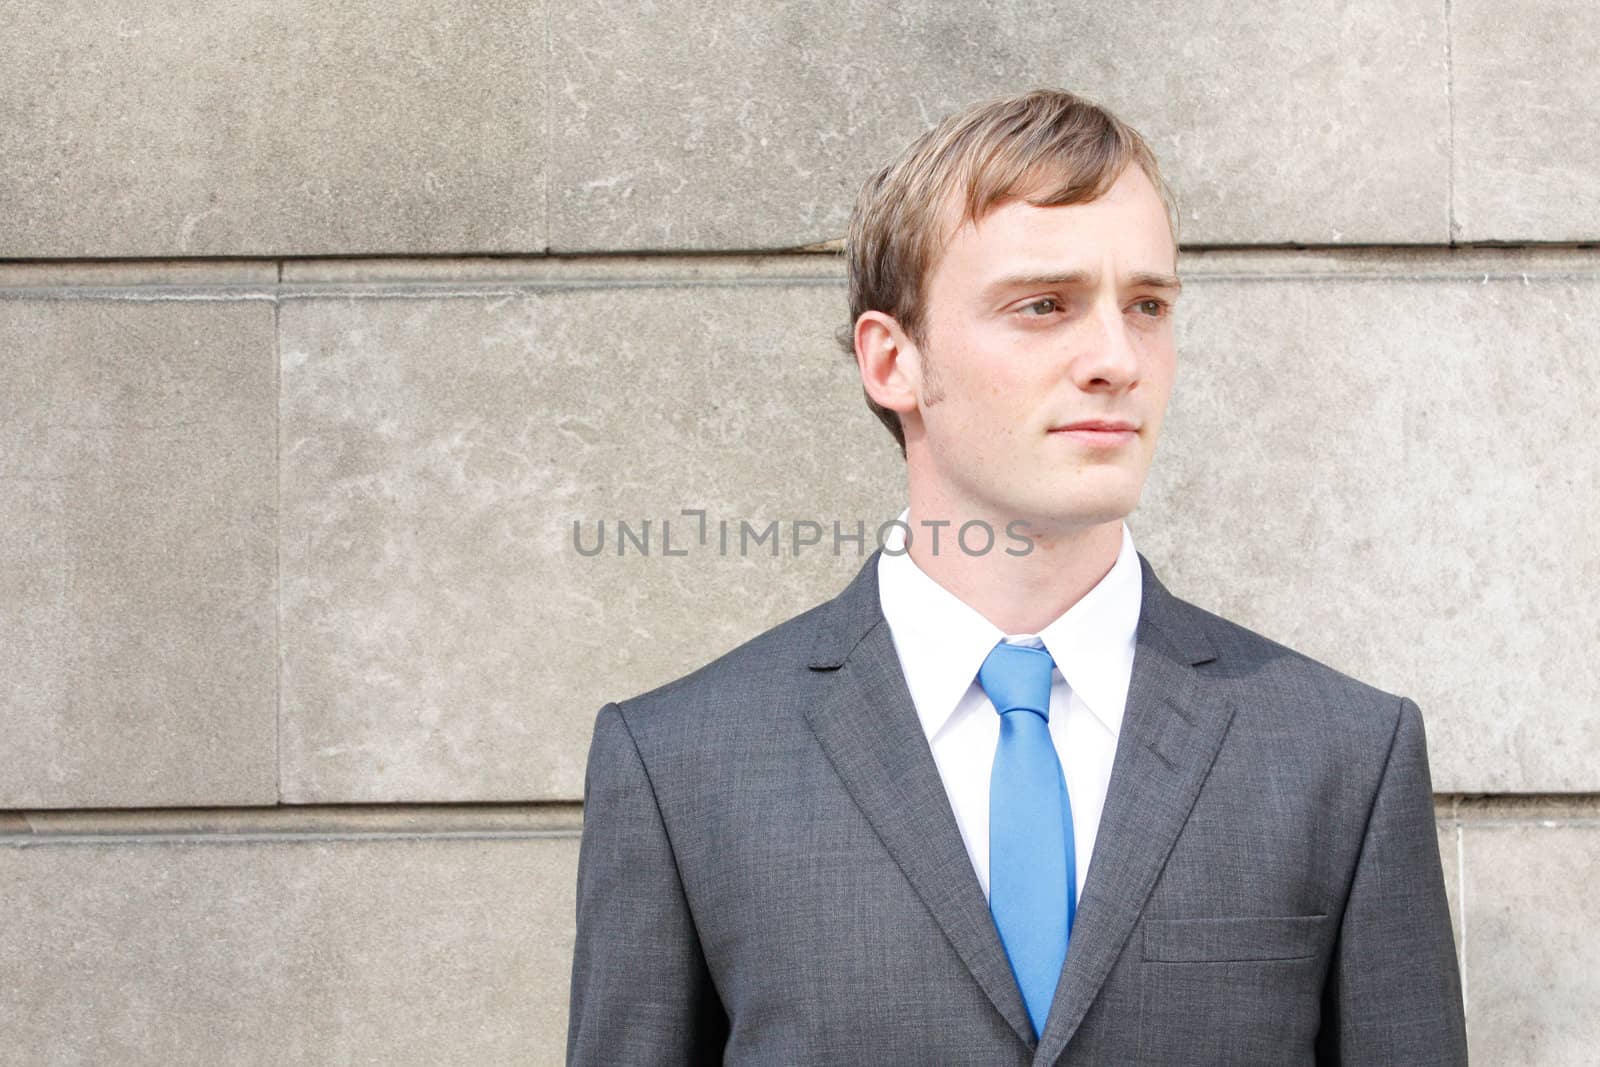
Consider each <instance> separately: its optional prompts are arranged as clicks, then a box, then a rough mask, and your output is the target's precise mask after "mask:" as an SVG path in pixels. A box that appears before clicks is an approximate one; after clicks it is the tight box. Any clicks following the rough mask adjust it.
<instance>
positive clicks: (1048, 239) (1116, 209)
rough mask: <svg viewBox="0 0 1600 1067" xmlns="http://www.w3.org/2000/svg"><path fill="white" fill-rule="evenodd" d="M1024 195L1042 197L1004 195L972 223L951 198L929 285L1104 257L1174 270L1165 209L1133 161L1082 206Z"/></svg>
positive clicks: (1124, 264)
mask: <svg viewBox="0 0 1600 1067" xmlns="http://www.w3.org/2000/svg"><path fill="white" fill-rule="evenodd" d="M1029 195H1034V196H1039V195H1043V194H1042V193H1041V192H1037V191H1033V190H1030V191H1029V192H1028V193H1024V194H1022V195H1020V196H1016V197H1011V198H1008V199H1005V200H1002V201H1001V202H1000V203H998V204H996V205H995V206H994V207H993V208H991V209H990V210H989V211H988V212H986V213H985V214H984V215H982V216H981V217H980V218H978V219H977V220H976V221H974V220H972V219H970V218H967V217H966V216H965V204H964V203H963V198H962V197H961V196H959V195H952V196H950V197H948V198H947V199H946V201H945V203H944V205H943V210H942V219H941V222H942V225H941V229H942V235H943V238H944V239H943V241H942V244H941V248H940V251H939V255H938V256H937V257H936V259H935V261H934V263H933V264H932V269H931V270H930V273H929V284H930V289H931V288H933V287H934V285H935V283H936V282H937V280H938V278H939V277H940V276H941V275H944V276H949V275H958V276H961V277H963V278H968V279H970V277H971V276H972V275H973V274H974V273H979V274H981V273H986V272H988V273H992V272H996V271H1008V272H1009V271H1015V270H1016V269H1017V268H1019V267H1030V266H1037V267H1039V268H1041V269H1052V270H1058V269H1065V268H1067V266H1068V265H1069V264H1071V265H1072V266H1074V267H1076V268H1087V269H1098V268H1099V267H1100V266H1101V265H1103V264H1105V263H1106V262H1108V261H1109V262H1110V263H1111V264H1112V265H1113V266H1114V267H1115V269H1116V270H1117V271H1118V273H1129V274H1132V273H1139V272H1171V271H1174V270H1175V269H1176V265H1177V245H1176V243H1175V242H1174V241H1173V237H1172V225H1171V221H1170V219H1169V218H1168V215H1167V206H1166V203H1165V202H1164V201H1163V200H1162V198H1161V194H1160V193H1159V192H1157V191H1156V187H1155V184H1154V183H1153V182H1151V180H1150V178H1149V176H1148V175H1146V174H1145V172H1144V170H1143V168H1141V167H1139V166H1136V165H1132V164H1130V165H1129V166H1128V167H1126V168H1125V169H1124V170H1123V171H1122V173H1121V174H1120V175H1118V177H1117V180H1116V181H1115V182H1114V183H1112V185H1111V187H1110V188H1109V189H1108V190H1107V191H1106V192H1105V193H1104V195H1102V196H1099V197H1097V198H1095V199H1094V200H1089V201H1085V202H1083V203H1078V204H1063V205H1059V206H1055V207H1041V206H1039V205H1037V204H1035V203H1032V202H1030V201H1029V200H1028V196H1029Z"/></svg>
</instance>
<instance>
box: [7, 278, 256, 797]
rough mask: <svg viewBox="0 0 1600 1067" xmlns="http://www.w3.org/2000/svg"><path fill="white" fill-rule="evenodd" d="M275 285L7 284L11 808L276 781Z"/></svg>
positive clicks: (245, 789) (240, 789)
mask: <svg viewBox="0 0 1600 1067" xmlns="http://www.w3.org/2000/svg"><path fill="white" fill-rule="evenodd" d="M274 352H275V349H274V341H273V314H272V306H271V305H270V303H267V302H265V301H260V300H257V301H228V300H180V299H155V298H149V299H141V300H134V299H95V300H51V299H44V298H43V297H42V296H41V297H29V296H27V295H26V294H17V293H13V294H12V295H11V297H10V298H6V299H0V363H3V366H4V372H3V373H0V650H3V653H0V660H3V663H0V736H3V737H4V738H5V743H4V744H3V745H0V807H15V808H26V807H69V806H73V807H108V806H159V805H188V804H259V803H270V802H272V801H274V800H275V799H276V798H277V784H276V752H275V746H276V734H277V725H276V664H275V656H276V649H275V644H274V642H275V632H274V631H275V618H274V615H275V612H274V568H275V560H274V554H275V549H276V532H275V499H274V498H275V477H274V470H273V467H274V453H275V449H276V432H275V428H276V389H275V376H276V375H275V368H274V366H273V362H274Z"/></svg>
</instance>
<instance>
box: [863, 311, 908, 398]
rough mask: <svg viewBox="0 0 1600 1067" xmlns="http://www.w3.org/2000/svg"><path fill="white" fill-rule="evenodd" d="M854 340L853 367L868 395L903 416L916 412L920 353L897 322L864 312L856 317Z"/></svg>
mask: <svg viewBox="0 0 1600 1067" xmlns="http://www.w3.org/2000/svg"><path fill="white" fill-rule="evenodd" d="M855 343H856V367H857V369H859V370H860V371H861V387H862V388H863V389H865V390H866V392H867V395H868V396H869V397H871V398H872V399H873V401H874V402H875V403H878V404H881V405H882V406H884V407H886V408H888V409H889V410H890V411H893V412H896V413H897V414H899V415H901V416H902V417H903V416H905V415H908V414H911V413H913V412H915V411H916V410H917V395H918V393H919V392H920V390H921V387H922V354H921V353H920V352H919V351H917V346H916V345H915V344H914V343H913V342H912V340H911V338H910V337H909V336H908V335H907V334H906V332H905V331H904V330H902V329H901V328H900V323H898V322H896V321H895V319H894V317H893V316H891V315H885V314H884V313H883V312H881V311H864V312H862V313H861V317H860V318H859V319H857V320H856V332H855Z"/></svg>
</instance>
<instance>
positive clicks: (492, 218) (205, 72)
mask: <svg viewBox="0 0 1600 1067" xmlns="http://www.w3.org/2000/svg"><path fill="white" fill-rule="evenodd" d="M5 23H6V37H7V40H8V41H9V42H10V43H9V45H8V46H7V48H6V62H5V64H3V66H0V189H3V190H4V197H3V203H4V205H5V211H4V215H5V226H4V227H3V229H0V259H4V258H8V257H11V258H25V257H26V258H33V257H39V258H49V257H54V258H79V257H83V258H99V257H123V256H128V257H147V256H175V255H194V256H249V255H256V256H277V255H311V254H352V253H381V252H416V253H453V252H461V251H468V250H471V251H480V252H513V251H519V252H530V251H531V252H538V251H542V250H543V249H544V246H545V211H544V196H545V190H544V178H545V170H544V163H545V152H544V141H545V114H544V75H545V68H544V59H545V26H544V5H543V3H542V2H521V0H518V2H512V0H487V2H485V3H476V4H471V5H444V6H441V5H439V4H435V3H429V2H426V0H399V2H397V3H378V2H374V0H362V2H359V3H353V4H317V3H313V2H310V0H241V2H240V3H235V4H230V5H228V6H226V7H219V6H216V5H211V4H203V3H195V2H193V0H180V2H177V3H167V4H138V5H102V4H82V3H75V4H56V3H47V2H43V0H17V2H14V3H11V4H8V5H7V11H6V20H5Z"/></svg>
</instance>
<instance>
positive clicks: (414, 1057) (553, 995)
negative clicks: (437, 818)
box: [0, 833, 578, 1067]
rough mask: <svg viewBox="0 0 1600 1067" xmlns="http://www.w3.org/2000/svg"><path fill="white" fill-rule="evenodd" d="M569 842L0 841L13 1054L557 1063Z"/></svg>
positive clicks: (418, 838) (11, 1061)
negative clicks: (29, 842)
mask: <svg viewBox="0 0 1600 1067" xmlns="http://www.w3.org/2000/svg"><path fill="white" fill-rule="evenodd" d="M577 845H578V841H577V837H576V835H571V834H569V835H561V836H519V835H514V834H513V835H498V836H497V835H483V836H474V835H464V836H430V835H428V834H419V835H414V836H397V837H389V836H387V835H376V836H374V835H351V836H338V835H315V834H313V835H303V836H302V835H296V834H271V833H268V834H262V835H257V836H255V837H251V838H232V837H229V836H228V835H216V836H207V835H181V834H180V835H151V836H146V837H139V838H133V839H121V840H119V839H95V838H92V837H81V838H77V839H76V840H72V841H67V842H62V841H56V842H50V843H45V844H34V845H18V844H16V843H14V842H8V841H4V840H0V896H3V897H4V899H5V901H6V917H7V922H6V923H5V924H4V926H3V928H0V956H3V958H4V959H5V961H6V980H5V981H3V982H0V1018H4V1019H5V1020H6V1023H5V1036H6V1039H5V1041H4V1042H3V1043H0V1064H4V1065H15V1067H24V1065H26V1067H49V1065H56V1064H60V1065H66V1064H79V1063H115V1064H120V1065H126V1067H143V1065H148V1067H168V1065H170V1064H204V1063H227V1064H238V1065H240V1067H248V1065H262V1067H266V1065H277V1064H285V1063H306V1064H310V1063H383V1064H392V1065H395V1067H404V1065H416V1067H433V1065H435V1064H441V1063H472V1064H483V1065H485V1067H489V1065H495V1064H506V1065H510V1064H516V1065H518V1067H527V1065H542V1064H549V1065H558V1064H560V1063H562V1062H563V1061H564V1059H565V1043H566V1038H565V1032H566V1016H567V989H568V984H569V980H570V974H571V966H572V963H571V960H572V940H573V933H572V930H573V914H574V887H575V878H576V874H575V871H576V864H577V852H578V848H577Z"/></svg>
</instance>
